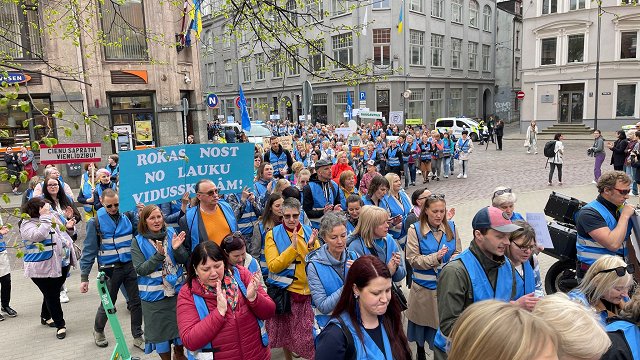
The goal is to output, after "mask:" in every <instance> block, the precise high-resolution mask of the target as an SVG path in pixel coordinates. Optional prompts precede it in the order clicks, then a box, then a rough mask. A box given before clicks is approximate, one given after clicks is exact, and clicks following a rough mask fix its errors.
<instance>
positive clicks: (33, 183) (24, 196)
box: [20, 175, 40, 207]
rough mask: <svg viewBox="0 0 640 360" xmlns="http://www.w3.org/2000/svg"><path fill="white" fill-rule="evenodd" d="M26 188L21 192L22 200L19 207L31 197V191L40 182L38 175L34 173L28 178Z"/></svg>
mask: <svg viewBox="0 0 640 360" xmlns="http://www.w3.org/2000/svg"><path fill="white" fill-rule="evenodd" d="M28 184H29V185H28V187H27V190H25V191H24V193H23V194H22V202H21V203H20V207H22V206H24V204H26V203H27V201H29V200H31V199H32V198H33V192H34V189H35V187H36V186H38V185H39V184H40V176H38V175H36V176H34V177H32V178H31V180H29V183H28Z"/></svg>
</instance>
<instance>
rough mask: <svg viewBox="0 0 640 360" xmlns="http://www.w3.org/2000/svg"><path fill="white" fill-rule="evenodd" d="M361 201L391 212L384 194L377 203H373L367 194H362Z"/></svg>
mask: <svg viewBox="0 0 640 360" xmlns="http://www.w3.org/2000/svg"><path fill="white" fill-rule="evenodd" d="M362 202H363V203H364V204H365V205H373V206H377V207H380V208H383V209H385V210H387V212H391V210H390V209H389V203H388V202H387V197H386V195H385V197H383V198H382V199H380V201H378V205H376V204H374V203H373V200H371V197H369V195H364V196H363V197H362Z"/></svg>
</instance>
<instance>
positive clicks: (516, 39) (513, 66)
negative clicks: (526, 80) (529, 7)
mask: <svg viewBox="0 0 640 360" xmlns="http://www.w3.org/2000/svg"><path fill="white" fill-rule="evenodd" d="M496 12H497V14H496V24H497V26H496V56H495V67H496V93H495V102H494V108H495V114H496V115H497V116H499V117H500V118H501V119H502V120H504V121H505V122H513V121H520V100H518V99H517V94H518V92H519V91H520V90H521V89H522V76H521V70H522V67H521V64H522V0H508V1H502V2H498V4H497V10H496Z"/></svg>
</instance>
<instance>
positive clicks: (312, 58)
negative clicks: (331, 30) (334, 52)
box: [307, 39, 327, 72]
mask: <svg viewBox="0 0 640 360" xmlns="http://www.w3.org/2000/svg"><path fill="white" fill-rule="evenodd" d="M310 42H312V43H314V44H316V47H318V48H321V50H315V49H313V48H312V47H311V46H310V45H307V58H308V61H309V69H310V70H312V71H314V72H322V71H325V70H326V66H327V65H326V55H325V54H324V52H325V40H324V39H316V40H310ZM318 60H319V62H320V64H319V66H316V62H318Z"/></svg>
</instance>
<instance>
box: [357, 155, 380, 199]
mask: <svg viewBox="0 0 640 360" xmlns="http://www.w3.org/2000/svg"><path fill="white" fill-rule="evenodd" d="M366 166H367V172H366V173H364V175H362V179H360V194H362V195H366V194H367V192H368V190H369V185H370V184H371V180H373V178H374V177H375V176H376V175H378V176H382V175H380V173H379V172H378V171H377V168H376V163H375V161H374V160H373V159H369V160H367V162H366Z"/></svg>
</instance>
